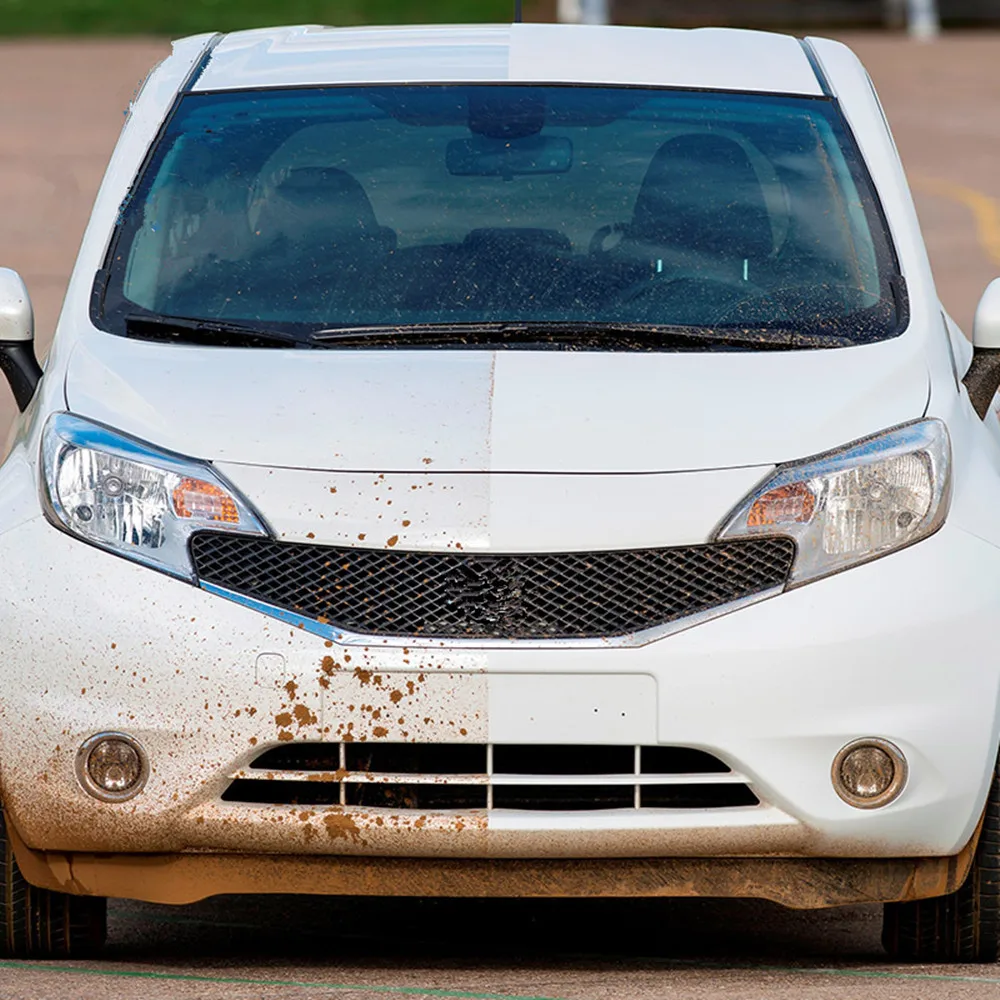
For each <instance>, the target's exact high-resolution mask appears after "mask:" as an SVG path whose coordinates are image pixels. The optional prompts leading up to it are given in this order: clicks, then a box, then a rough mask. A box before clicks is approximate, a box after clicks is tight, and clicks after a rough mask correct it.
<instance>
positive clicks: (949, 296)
mask: <svg viewBox="0 0 1000 1000" xmlns="http://www.w3.org/2000/svg"><path fill="white" fill-rule="evenodd" d="M847 40H848V41H849V42H850V43H851V44H853V45H854V46H855V48H856V49H857V50H858V51H859V53H860V54H861V56H862V58H863V59H864V60H865V61H866V63H867V64H868V66H869V68H870V70H871V72H872V75H873V77H874V79H875V82H876V85H877V86H878V88H879V90H880V92H881V95H882V98H883V102H884V104H885V106H886V110H887V112H888V115H889V118H890V121H891V122H892V124H893V128H894V131H895V135H896V139H897V142H898V144H899V146H900V149H901V151H902V154H903V158H904V161H905V163H906V165H907V169H908V173H909V175H910V177H911V180H912V181H913V182H914V187H915V194H916V199H917V206H918V210H919V212H920V215H921V219H922V222H923V224H924V227H925V231H926V235H927V237H928V241H929V244H930V250H931V256H932V260H933V263H934V265H935V268H936V273H937V278H938V284H939V288H940V291H941V294H942V297H943V299H944V301H945V304H946V305H947V307H948V308H949V310H950V311H951V312H952V313H953V314H954V316H955V317H956V319H957V320H958V321H959V322H960V323H961V324H962V325H963V327H964V328H965V329H966V330H967V331H968V330H969V328H970V326H971V318H972V314H973V312H974V309H975V303H976V300H977V298H978V296H979V294H980V292H981V291H982V289H983V288H984V287H985V285H986V283H987V282H988V281H989V280H990V279H991V278H993V277H994V276H996V275H997V274H1000V73H997V71H996V67H997V66H998V65H1000V35H979V36H973V35H956V36H949V37H946V38H945V39H944V40H943V41H941V42H939V43H938V44H936V45H927V46H921V45H913V44H910V43H908V42H907V41H906V40H904V39H899V38H895V39H894V38H886V37H879V36H855V37H851V38H848V39H847ZM167 51H168V48H167V45H166V43H164V42H161V41H156V40H152V41H119V42H113V43H103V42H102V43H95V42H87V43H71V42H56V43H49V42H44V43H43V42H30V43H20V42H10V41H8V42H5V43H3V44H0V93H2V94H3V95H4V96H3V100H2V102H0V264H4V265H7V266H12V267H15V268H17V269H18V270H20V271H21V272H22V274H23V275H24V276H25V278H26V280H27V282H28V285H29V288H30V289H31V292H32V295H33V296H34V299H35V306H36V315H37V320H38V331H39V341H40V343H41V345H42V346H43V347H44V346H45V345H47V343H48V339H49V336H50V335H51V331H52V329H53V328H54V325H55V321H56V317H57V314H58V310H59V305H60V300H61V297H62V293H63V289H64V286H65V282H66V278H67V276H68V273H69V269H70V267H71V264H72V261H73V257H74V255H75V253H76V249H77V246H78V244H79V241H80V237H81V235H82V233H83V227H84V225H85V223H86V219H87V215H88V212H89V207H90V202H91V200H92V199H93V196H94V194H95V192H96V189H97V185H98V183H99V181H100V177H101V173H102V171H103V168H104V164H105V162H106V160H107V157H108V155H109V153H110V150H111V147H112V145H113V143H114V140H115V137H116V135H117V133H118V130H119V127H120V125H121V121H122V112H123V110H124V108H125V106H126V104H127V101H128V98H129V96H130V95H131V93H132V92H133V90H134V88H135V87H136V85H137V83H138V82H139V80H140V79H141V78H142V76H143V75H144V73H145V71H146V69H147V68H148V67H149V66H150V65H151V64H152V63H153V62H155V61H156V60H158V59H160V58H162V57H163V56H164V55H165V54H166V53H167ZM13 413H14V407H13V404H12V403H11V401H10V399H9V396H8V394H7V393H6V392H5V391H3V389H2V387H0V429H2V428H4V427H6V425H7V424H8V423H9V421H10V419H11V417H12V416H13ZM878 917H879V913H878V908H877V907H853V908H849V909H845V910H836V911H828V912H820V913H795V912H792V911H788V910H782V909H780V908H778V907H776V906H772V905H769V904H764V903H755V902H708V901H694V900H681V901H674V902H656V903H634V904H631V905H624V904H620V903H609V902H595V903H590V904H587V905H580V904H573V905H568V904H561V903H537V902H535V903H527V902H463V903H440V902H423V903H421V902H415V901H409V902H403V903H398V904H394V903H390V902H386V901H376V902H371V901H368V902H364V901H362V902H358V901H336V900H325V899H289V898H286V897H276V898H271V899H259V900H254V899H245V898H227V899H220V900H210V901H206V902H205V903H202V904H198V905H196V906H190V907H182V908H178V909H170V908H166V907H156V906H151V905H144V904H137V903H120V902H119V903H113V904H112V908H111V943H110V948H109V952H108V956H107V961H105V962H103V963H82V964H79V963H74V964H60V963H52V964H47V965H32V964H31V963H9V962H8V963H3V962H0V997H3V998H4V1000H21V998H24V1000H29V998H30V1000H55V998H60V1000H62V998H87V1000H91V998H93V1000H100V998H115V1000H132V998H136V1000H138V998H143V1000H147V998H148V1000H157V998H161V997H162V998H167V997H169V998H171V1000H174V998H178V1000H179V998H189V997H198V998H215V997H218V998H222V997H225V998H227V1000H244V998H246V1000H249V998H254V1000H258V998H271V997H341V998H344V1000H360V998H372V997H375V996H384V997H387V998H388V997H410V998H420V997H435V998H442V997H451V998H455V1000H460V998H465V1000H480V998H487V997H497V996H500V995H502V996H510V997H534V998H574V1000H576V998H579V1000H605V998H623V1000H624V998H627V1000H646V998H649V1000H652V998H656V1000H675V998H676V1000H681V998H684V1000H712V998H723V997H726V998H730V997H738V998H740V1000H785V998H788V1000H791V998H795V1000H821V998H831V1000H832V998H836V1000H843V998H845V997H848V998H854V997H865V998H868V997H871V998H883V1000H890V998H892V1000H895V998H902V997H920V998H938V997H940V998H949V1000H951V998H955V1000H962V998H966V997H976V998H980V997H983V998H985V997H995V996H997V995H1000V967H997V968H996V969H994V968H980V967H958V968H950V967H949V968H945V967H933V968H931V967H918V968H905V967H892V966H888V965H886V964H885V962H884V955H883V954H882V952H881V950H880V947H879V927H878Z"/></svg>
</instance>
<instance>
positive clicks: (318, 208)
mask: <svg viewBox="0 0 1000 1000" xmlns="http://www.w3.org/2000/svg"><path fill="white" fill-rule="evenodd" d="M97 289H98V291H99V292H100V294H99V295H96V296H95V306H94V319H95V322H97V324H98V325H99V326H101V327H102V328H104V329H106V330H109V331H110V332H113V333H121V334H124V333H127V332H128V331H129V325H130V323H133V322H137V321H138V322H139V323H140V324H141V323H142V322H145V323H146V325H147V326H149V325H153V326H155V325H156V321H157V319H158V318H160V317H169V318H184V319H186V320H189V321H190V320H193V321H207V322H208V323H209V324H214V326H213V325H206V326H205V329H203V330H202V331H201V333H202V337H203V339H202V342H206V340H207V342H212V336H213V331H214V332H219V331H221V330H223V329H224V328H225V325H227V324H229V325H231V326H233V327H234V328H235V327H237V326H238V327H239V328H240V329H247V330H251V331H252V330H260V331H268V332H270V333H271V334H274V333H277V334H283V335H284V339H282V340H279V339H276V338H273V340H274V343H276V344H287V343H290V342H294V341H293V340H292V339H291V338H289V337H288V336H287V335H288V334H292V335H293V336H294V339H295V340H298V341H300V342H302V343H306V342H308V341H309V340H310V338H311V337H312V338H314V339H315V335H316V334H317V333H318V332H319V331H324V330H326V331H329V330H331V329H333V330H336V331H341V332H343V331H344V330H348V331H351V330H353V329H354V328H358V329H357V331H356V332H357V334H358V335H359V336H364V335H367V334H368V333H375V332H378V333H379V334H380V336H381V339H380V340H379V343H380V344H391V343H392V340H391V338H389V339H387V338H386V331H387V330H395V331H397V332H398V333H399V334H400V335H402V334H403V333H404V332H406V331H409V333H410V335H411V336H412V334H413V332H414V331H415V330H417V331H419V330H420V329H423V328H425V327H430V328H434V329H437V332H438V336H437V338H436V341H435V342H436V343H437V344H438V345H439V346H440V343H441V336H442V335H441V328H442V327H443V326H446V327H447V331H450V332H453V333H454V334H455V341H456V343H460V342H463V341H462V337H461V335H460V334H461V331H462V330H463V329H473V328H475V327H476V326H477V325H478V326H483V325H484V324H491V325H494V327H491V328H495V329H496V330H503V329H505V328H509V327H518V328H520V329H522V332H523V331H524V330H528V331H531V330H535V329H539V330H544V329H545V328H546V325H553V324H554V325H561V327H562V328H566V327H567V325H568V327H569V328H570V329H576V328H579V329H580V330H581V331H586V332H587V335H588V337H589V340H588V343H589V344H594V343H598V344H599V343H600V330H601V329H602V328H603V327H607V328H608V329H612V328H615V327H616V326H617V327H618V329H619V330H620V329H621V328H622V327H623V326H624V327H625V328H635V329H639V328H642V329H644V330H646V331H647V332H648V331H650V330H654V331H655V329H656V328H659V327H669V328H673V329H674V330H675V331H676V330H677V329H678V328H692V329H695V328H697V329H701V330H710V331H711V332H712V334H713V337H712V339H711V341H706V343H710V344H711V349H717V348H718V345H719V344H720V343H723V342H724V341H725V336H726V331H731V332H732V336H733V342H734V343H737V344H738V345H739V347H740V348H741V349H747V348H751V349H752V348H753V347H754V345H755V344H759V345H761V346H767V340H768V338H779V337H781V336H785V337H787V335H788V334H789V331H792V332H794V333H798V334H802V335H808V336H811V337H812V338H813V340H812V343H811V346H825V345H826V344H827V343H829V345H830V346H835V345H843V344H851V343H867V342H871V341H873V340H879V339H884V338H886V337H891V336H894V335H895V334H897V333H898V332H899V331H900V330H901V329H902V327H903V325H904V323H905V295H904V293H903V289H902V281H901V279H900V278H899V275H898V269H897V264H896V259H895V255H894V253H893V250H892V247H891V244H890V242H889V237H888V235H887V232H886V228H885V224H884V221H883V219H882V216H881V213H880V209H879V206H878V203H877V199H876V197H875V194H874V191H873V188H872V185H871V182H870V180H869V178H868V176H867V173H866V172H865V169H864V167H863V165H862V161H861V158H860V155H859V153H858V152H857V149H856V147H855V145H854V142H853V139H852V138H851V136H850V133H849V131H848V129H847V127H846V126H845V123H844V121H843V118H842V116H841V113H840V111H839V108H838V106H837V104H836V103H835V102H834V101H831V100H828V99H822V98H805V97H784V96H770V95H769V96H761V95H756V94H734V93H707V92H696V91H683V90H665V89H646V88H624V87H590V86H573V87H570V86H544V87H543V86H532V87H523V86H508V85H469V86H466V85H462V86H446V85H435V86H375V87H340V86H338V87H321V88H316V87H309V88H295V89H283V90H256V91H236V92H222V93H205V94H189V95H187V96H185V97H183V99H182V100H181V101H180V103H179V105H178V106H177V108H176V111H175V113H174V114H173V115H172V116H171V117H170V118H169V120H168V122H167V124H166V125H165V127H164V129H163V132H162V134H161V136H160V138H159V140H158V142H157V145H156V147H155V149H154V151H153V155H152V156H151V157H150V159H149V162H148V166H147V167H146V169H145V170H144V172H143V174H142V176H141V177H140V178H139V180H138V182H137V183H136V185H135V186H134V188H133V191H132V193H131V194H130V196H129V198H128V199H127V201H126V204H125V205H124V206H123V210H122V213H121V217H120V221H119V225H118V229H117V232H116V235H115V238H114V240H113V242H112V244H111V251H110V253H109V257H108V265H107V267H106V268H105V270H104V271H103V272H102V274H101V275H100V276H99V279H98V285H97ZM193 325H195V326H196V325H197V322H196V323H195V324H193ZM191 326H192V324H191V323H188V327H189V328H190V327H191ZM362 328H363V329H362ZM595 331H596V333H595ZM748 332H750V333H753V334H754V336H747V334H748ZM450 335H451V334H450V333H448V336H450ZM220 338H221V334H220ZM320 338H322V334H321V335H320ZM817 338H822V339H819V340H817ZM329 339H330V338H329V335H327V340H329ZM355 339H357V338H355ZM521 339H522V340H523V339H524V338H523V337H522V338H521ZM528 339H530V337H529V338H528ZM564 339H570V340H571V339H572V337H568V338H564ZM445 340H446V341H447V336H446V337H445ZM230 342H233V341H231V340H229V341H227V340H225V339H220V340H219V343H230ZM270 342H271V341H268V343H270ZM406 342H407V343H412V340H407V341H406Z"/></svg>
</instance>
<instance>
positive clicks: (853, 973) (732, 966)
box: [634, 958, 1000, 985]
mask: <svg viewBox="0 0 1000 1000" xmlns="http://www.w3.org/2000/svg"><path fill="white" fill-rule="evenodd" d="M634 961H636V962H644V963H645V962H649V963H653V964H657V965H661V966H663V967H665V968H669V967H673V968H693V969H705V970H711V971H713V972H769V973H775V972H784V973H787V974H788V975H798V976H838V977H845V978H849V979H897V980H915V981H917V982H944V983H994V984H996V985H1000V978H998V977H996V976H963V975H957V974H949V973H945V972H893V971H892V970H891V969H837V968H833V967H821V966H807V965H755V964H752V963H750V962H702V961H699V960H698V959H696V958H694V959H685V958H637V959H635V960H634ZM970 964H971V963H970Z"/></svg>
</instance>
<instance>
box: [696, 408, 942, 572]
mask: <svg viewBox="0 0 1000 1000" xmlns="http://www.w3.org/2000/svg"><path fill="white" fill-rule="evenodd" d="M876 490H881V491H882V493H883V494H884V495H882V496H876ZM769 498H770V501H769ZM769 503H770V506H768V504H769ZM950 503H951V439H950V437H949V435H948V429H947V427H946V425H945V424H944V422H943V421H942V420H939V419H937V418H927V419H923V420H917V421H913V422H912V423H908V424H902V425H900V426H897V427H893V428H890V429H888V430H886V431H882V432H880V433H877V434H872V435H870V436H868V437H865V438H861V439H860V440H858V441H854V442H851V443H850V444H847V445H845V446H844V447H842V448H838V449H835V450H833V451H829V452H825V453H823V454H820V455H816V456H813V457H812V458H808V459H804V460H802V461H798V462H789V463H787V464H784V465H779V466H778V467H777V469H776V470H775V471H774V472H773V473H772V474H771V475H770V476H768V477H767V479H765V480H764V481H763V482H762V483H761V484H760V485H759V486H757V487H756V488H755V489H754V490H752V491H751V492H750V493H749V494H748V495H747V496H746V497H745V498H744V499H743V500H742V501H740V503H739V504H737V506H736V507H735V508H734V510H733V511H732V513H731V514H729V515H728V516H727V517H726V519H725V520H724V521H723V524H722V526H721V527H720V529H719V530H718V531H717V532H716V533H715V535H714V536H713V538H714V539H715V540H723V539H727V538H746V537H751V536H754V535H763V534H771V535H785V536H787V537H791V538H793V539H794V540H795V543H796V546H797V553H796V557H795V563H794V564H793V566H792V572H791V574H790V576H789V581H788V588H792V587H796V586H801V585H802V584H805V583H809V582H811V581H813V580H817V579H821V578H822V577H825V576H830V575H832V574H834V573H839V572H842V571H843V570H845V569H850V568H852V567H854V566H858V565H861V564H862V563H866V562H871V561H872V560H873V559H879V558H881V557H882V556H885V555H889V554H890V553H892V552H897V551H899V550H900V549H903V548H907V547H908V546H910V545H913V544H915V543H916V542H919V541H922V540H923V539H925V538H928V537H929V536H930V535H932V534H934V532H936V531H937V530H938V529H939V528H940V527H941V526H942V525H943V524H944V522H945V518H946V517H947V514H948V508H949V505H950ZM852 536H853V537H852Z"/></svg>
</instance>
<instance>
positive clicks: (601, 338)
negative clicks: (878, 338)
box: [309, 320, 853, 351]
mask: <svg viewBox="0 0 1000 1000" xmlns="http://www.w3.org/2000/svg"><path fill="white" fill-rule="evenodd" d="M309 341H310V342H311V343H315V344H323V345H329V346H336V347H391V346H396V345H403V344H417V345H419V346H422V347H466V346H467V347H487V346H491V345H505V344H526V345H532V346H536V347H560V348H564V349H565V348H567V347H579V348H581V349H588V348H590V349H593V348H597V349H602V348H603V349H609V348H619V349H622V348H624V349H626V350H629V349H630V350H639V351H649V350H656V349H658V348H659V349H663V348H668V349H669V348H675V349H676V348H681V349H684V348H688V349H693V350H698V349H699V348H710V347H730V348H736V349H740V348H742V349H744V350H746V349H751V350H760V351H768V350H771V351H774V350H778V351H790V350H808V349H810V348H823V347H846V346H850V345H851V344H852V343H853V341H851V340H850V339H849V338H847V337H837V336H830V335H826V334H812V333H801V332H799V331H798V330H791V329H784V328H782V329H768V328H765V327H760V328H750V327H747V328H742V327H707V326H674V325H664V324H658V323H614V322H611V323H604V322H600V321H592V320H588V321H582V322H579V323H577V322H566V321H560V322H545V321H539V322H525V323H412V324H409V323H407V324H400V325H398V326H396V325H388V324H383V325H375V326H338V327H331V328H329V329H326V330H317V331H316V332H315V333H313V334H310V336H309Z"/></svg>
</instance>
